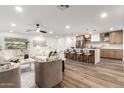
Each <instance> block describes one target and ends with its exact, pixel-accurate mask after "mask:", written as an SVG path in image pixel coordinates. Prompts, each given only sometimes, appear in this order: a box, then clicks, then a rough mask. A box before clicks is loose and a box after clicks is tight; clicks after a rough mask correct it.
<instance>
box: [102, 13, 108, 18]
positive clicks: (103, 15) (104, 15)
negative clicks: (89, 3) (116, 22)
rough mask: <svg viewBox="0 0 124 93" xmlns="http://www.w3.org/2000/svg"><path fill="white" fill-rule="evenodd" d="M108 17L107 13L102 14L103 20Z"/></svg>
mask: <svg viewBox="0 0 124 93" xmlns="http://www.w3.org/2000/svg"><path fill="white" fill-rule="evenodd" d="M107 16H108V14H107V13H102V14H101V15H100V17H101V18H106V17H107Z"/></svg>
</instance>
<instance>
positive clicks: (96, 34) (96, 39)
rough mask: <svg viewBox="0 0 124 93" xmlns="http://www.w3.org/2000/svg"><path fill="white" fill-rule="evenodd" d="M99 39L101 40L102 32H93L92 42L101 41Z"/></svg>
mask: <svg viewBox="0 0 124 93" xmlns="http://www.w3.org/2000/svg"><path fill="white" fill-rule="evenodd" d="M99 41H100V34H99V33H92V35H91V42H99Z"/></svg>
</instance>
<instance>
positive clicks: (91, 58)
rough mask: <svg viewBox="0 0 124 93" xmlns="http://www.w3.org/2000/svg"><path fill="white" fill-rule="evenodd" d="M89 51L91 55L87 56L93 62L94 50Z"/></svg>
mask: <svg viewBox="0 0 124 93" xmlns="http://www.w3.org/2000/svg"><path fill="white" fill-rule="evenodd" d="M89 52H90V54H91V55H90V56H89V57H90V63H94V61H95V60H94V59H95V58H94V57H95V51H94V50H90V51H89Z"/></svg>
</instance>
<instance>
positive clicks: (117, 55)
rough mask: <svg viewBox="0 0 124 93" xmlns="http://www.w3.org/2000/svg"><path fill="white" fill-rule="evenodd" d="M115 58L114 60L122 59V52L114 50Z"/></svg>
mask: <svg viewBox="0 0 124 93" xmlns="http://www.w3.org/2000/svg"><path fill="white" fill-rule="evenodd" d="M115 58H116V59H122V58H123V51H122V50H119V49H118V50H116V53H115Z"/></svg>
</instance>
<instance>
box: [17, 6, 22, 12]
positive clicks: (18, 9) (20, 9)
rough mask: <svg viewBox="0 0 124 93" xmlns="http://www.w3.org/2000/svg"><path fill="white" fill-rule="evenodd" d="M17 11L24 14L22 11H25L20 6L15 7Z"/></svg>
mask: <svg viewBox="0 0 124 93" xmlns="http://www.w3.org/2000/svg"><path fill="white" fill-rule="evenodd" d="M15 10H16V11H17V12H22V11H23V9H22V8H21V7H20V6H16V7H15Z"/></svg>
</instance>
